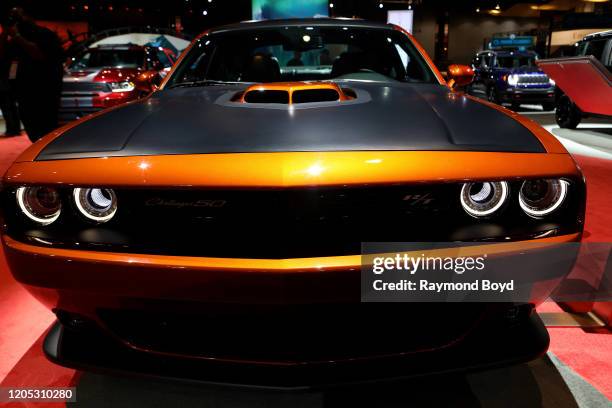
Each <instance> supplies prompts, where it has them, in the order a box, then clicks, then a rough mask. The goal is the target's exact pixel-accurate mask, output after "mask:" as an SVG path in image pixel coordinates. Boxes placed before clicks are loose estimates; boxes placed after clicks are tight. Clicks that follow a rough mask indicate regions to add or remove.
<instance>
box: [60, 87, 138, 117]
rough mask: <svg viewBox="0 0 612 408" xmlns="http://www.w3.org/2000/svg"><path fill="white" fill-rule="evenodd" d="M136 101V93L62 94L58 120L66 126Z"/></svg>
mask: <svg viewBox="0 0 612 408" xmlns="http://www.w3.org/2000/svg"><path fill="white" fill-rule="evenodd" d="M135 99H138V93H137V91H130V92H103V93H87V92H83V93H71V94H66V93H63V94H62V97H61V100H60V108H59V113H58V120H59V123H60V124H66V123H69V122H72V121H75V120H78V119H81V118H83V117H85V116H88V115H91V114H93V113H96V112H100V111H101V110H104V109H107V108H110V107H113V106H117V105H121V104H124V103H126V102H130V101H133V100H135Z"/></svg>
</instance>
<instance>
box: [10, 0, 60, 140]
mask: <svg viewBox="0 0 612 408" xmlns="http://www.w3.org/2000/svg"><path fill="white" fill-rule="evenodd" d="M7 56H8V57H9V58H12V59H15V60H16V61H17V73H16V87H15V88H16V89H15V91H16V96H17V102H18V104H19V115H20V117H21V122H22V123H23V126H24V128H25V130H26V133H27V134H28V137H29V138H30V140H31V141H32V142H35V141H37V140H38V139H40V138H41V137H43V136H44V135H45V134H47V133H49V132H51V131H52V130H54V129H55V128H57V126H58V111H59V104H60V98H61V91H62V77H63V72H64V68H63V61H64V57H63V49H62V46H61V42H60V40H59V37H58V36H57V35H56V34H55V33H54V32H53V31H51V30H49V29H47V28H44V27H41V26H39V25H37V24H36V23H35V22H34V21H33V20H32V19H31V17H30V16H29V15H28V14H26V12H25V11H24V10H23V9H22V8H20V7H16V8H13V9H12V10H11V11H10V13H9V18H8V21H7V24H6V25H5V26H4V27H3V31H2V34H1V35H0V59H5V58H6V57H7Z"/></svg>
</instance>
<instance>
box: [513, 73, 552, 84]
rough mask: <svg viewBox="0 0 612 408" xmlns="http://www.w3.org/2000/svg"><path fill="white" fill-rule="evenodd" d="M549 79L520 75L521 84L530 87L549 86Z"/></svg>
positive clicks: (519, 81) (542, 76) (540, 76)
mask: <svg viewBox="0 0 612 408" xmlns="http://www.w3.org/2000/svg"><path fill="white" fill-rule="evenodd" d="M548 82H549V81H548V77H547V76H546V75H519V77H518V83H519V84H526V85H527V84H528V85H542V84H548Z"/></svg>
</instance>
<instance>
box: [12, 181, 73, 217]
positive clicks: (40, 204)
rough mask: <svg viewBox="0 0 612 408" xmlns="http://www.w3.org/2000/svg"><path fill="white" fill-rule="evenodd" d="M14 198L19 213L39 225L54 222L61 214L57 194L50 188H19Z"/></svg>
mask: <svg viewBox="0 0 612 408" xmlns="http://www.w3.org/2000/svg"><path fill="white" fill-rule="evenodd" d="M16 196H17V204H18V205H19V209H20V210H21V212H22V213H23V214H24V215H25V216H26V217H28V218H29V219H30V220H32V221H34V222H36V223H38V224H40V225H49V224H51V223H53V222H55V221H56V220H57V219H58V218H59V216H60V214H61V212H62V201H61V199H60V196H59V193H58V191H57V190H56V189H54V188H52V187H41V186H33V187H19V188H18V189H17V192H16Z"/></svg>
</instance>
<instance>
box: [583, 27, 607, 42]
mask: <svg viewBox="0 0 612 408" xmlns="http://www.w3.org/2000/svg"><path fill="white" fill-rule="evenodd" d="M607 37H612V30H607V31H599V32H597V33H592V34H589V35H585V36H584V38H583V39H582V41H588V40H592V39H594V38H607Z"/></svg>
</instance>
